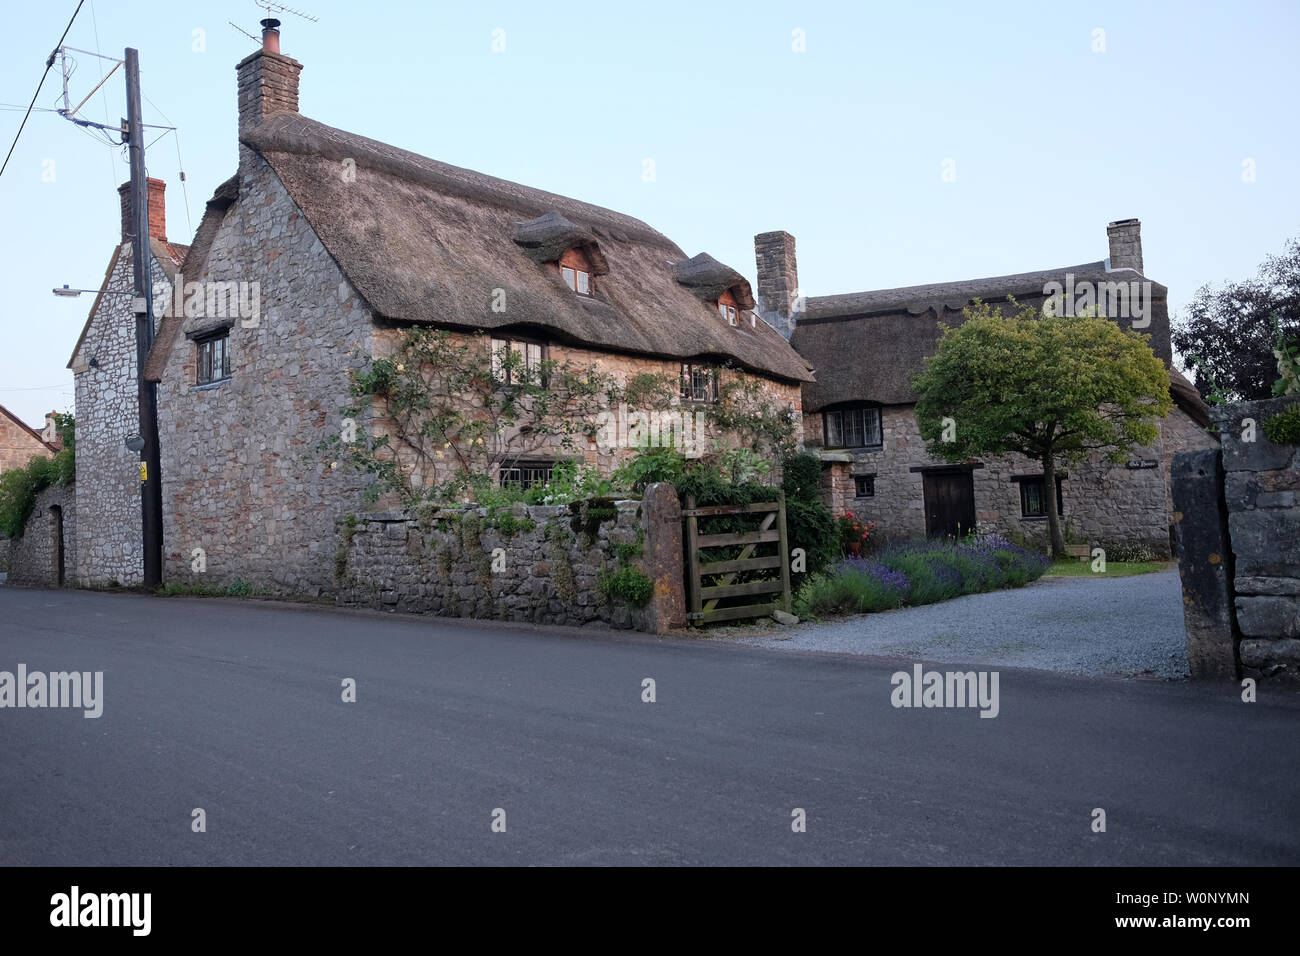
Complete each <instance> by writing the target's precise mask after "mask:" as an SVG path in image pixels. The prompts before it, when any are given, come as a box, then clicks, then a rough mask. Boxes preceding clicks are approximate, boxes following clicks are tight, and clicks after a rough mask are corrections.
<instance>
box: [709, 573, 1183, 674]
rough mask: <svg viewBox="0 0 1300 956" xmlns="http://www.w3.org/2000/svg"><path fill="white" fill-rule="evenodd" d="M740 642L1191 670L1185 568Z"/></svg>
mask: <svg viewBox="0 0 1300 956" xmlns="http://www.w3.org/2000/svg"><path fill="white" fill-rule="evenodd" d="M733 640H739V641H740V643H744V644H755V645H758V646H762V647H771V648H775V649H781V650H791V651H830V652H833V653H839V654H862V655H866V656H878V657H892V658H899V657H901V658H907V659H912V660H915V661H924V662H932V663H953V664H979V665H985V664H987V665H995V666H1001V667H1029V668H1035V669H1038V670H1050V671H1061V672H1064V673H1067V674H1086V675H1091V676H1125V677H1129V676H1138V675H1143V676H1157V677H1166V678H1177V677H1186V676H1187V645H1186V638H1185V636H1184V633H1183V604H1182V590H1181V588H1180V586H1179V581H1178V571H1177V570H1176V569H1170V570H1167V571H1158V572H1155V573H1153V574H1140V575H1135V576H1134V577H1128V578H1091V579H1090V578H1062V577H1046V578H1040V579H1039V580H1037V581H1035V582H1034V583H1033V584H1030V585H1028V586H1027V587H1024V588H1020V589H1018V590H1012V591H993V592H991V593H989V594H971V595H968V596H966V597H960V598H955V599H954V600H951V601H944V602H942V603H940V604H931V605H928V606H926V607H917V608H904V609H902V610H898V611H885V612H881V613H877V614H861V615H858V616H856V617H851V618H844V619H841V620H836V621H829V622H826V623H820V624H817V623H811V622H809V623H803V624H799V625H796V626H795V627H792V628H785V629H782V630H778V631H766V632H763V633H762V634H751V635H749V636H744V637H740V638H733Z"/></svg>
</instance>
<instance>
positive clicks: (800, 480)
mask: <svg viewBox="0 0 1300 956" xmlns="http://www.w3.org/2000/svg"><path fill="white" fill-rule="evenodd" d="M821 488H822V460H821V459H820V458H818V457H817V456H816V455H814V454H812V453H811V452H806V451H805V452H800V453H799V454H797V455H790V456H789V457H787V458H786V459H785V461H783V462H782V463H781V490H782V491H784V492H785V500H786V501H787V502H791V501H817V502H820V501H821Z"/></svg>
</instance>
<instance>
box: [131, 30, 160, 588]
mask: <svg viewBox="0 0 1300 956" xmlns="http://www.w3.org/2000/svg"><path fill="white" fill-rule="evenodd" d="M126 123H127V144H128V147H129V152H130V157H131V222H132V225H133V232H134V235H133V236H132V237H131V257H132V266H133V268H134V273H135V286H134V288H135V297H134V299H133V300H132V302H133V309H134V311H135V356H136V363H135V369H136V392H137V396H138V398H139V403H140V437H141V438H142V439H143V440H144V447H143V448H141V449H140V517H141V532H142V536H143V544H144V586H145V588H146V589H148V590H153V589H155V588H157V587H158V586H159V585H161V584H162V470H161V467H160V461H161V455H160V453H159V448H158V389H157V386H156V385H155V384H154V383H153V382H149V381H146V380H145V377H144V365H145V359H146V358H147V357H148V355H149V349H150V348H151V347H152V346H153V332H154V327H153V277H152V275H151V274H150V263H151V261H152V256H151V255H150V252H149V182H148V176H147V174H146V173H145V166H144V126H143V120H142V119H141V116H140V55H139V52H138V51H136V50H133V49H131V48H130V47H128V48H127V51H126Z"/></svg>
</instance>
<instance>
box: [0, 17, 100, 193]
mask: <svg viewBox="0 0 1300 956" xmlns="http://www.w3.org/2000/svg"><path fill="white" fill-rule="evenodd" d="M85 2H86V0H77V9H75V10H73V11H72V20H69V21H68V25H67V26H66V27H64V28H63V36H61V37H59V42H58V43H56V44H54V50H53V51H52V52H51V53H50V58H49V59H48V60H46V61H45V72H44V73H42V74H41V81H40V82H39V83H37V84H36V92H35V93H33V94H32V101H31V102H30V103H28V104H27V112H26V113H24V114H23V121H22V122H21V123H19V124H18V132H17V133H15V134H14V141H13V142H12V143H10V144H9V152H8V154H7V155H6V156H5V161H4V163H3V164H2V165H0V176H3V175H4V173H5V170H6V169H8V168H9V160H10V158H11V157H12V156H13V154H14V147H16V146H17V145H18V137H19V136H22V135H23V127H25V126H26V125H27V117H29V116H31V115H32V107H33V106H35V105H36V97H38V96H40V95H41V87H42V86H44V85H45V78H46V77H47V76H49V75H50V68H51V67H52V66H54V56H55V54H57V53H58V52H59V47H61V46H63V41H64V40H66V39H67V38H68V31H69V30H71V29H72V21H73V20H75V19H77V14H78V13H80V12H81V5H82V4H83V3H85Z"/></svg>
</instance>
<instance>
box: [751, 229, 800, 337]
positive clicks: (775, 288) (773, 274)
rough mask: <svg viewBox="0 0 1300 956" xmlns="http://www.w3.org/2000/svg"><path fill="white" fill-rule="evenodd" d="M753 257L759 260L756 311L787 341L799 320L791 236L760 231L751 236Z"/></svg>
mask: <svg viewBox="0 0 1300 956" xmlns="http://www.w3.org/2000/svg"><path fill="white" fill-rule="evenodd" d="M754 258H755V259H756V260H757V262H758V314H759V315H760V316H761V317H762V319H763V321H764V322H766V323H767V324H768V325H770V326H772V328H774V329H776V330H777V331H778V332H780V333H781V335H782V336H783V337H784V338H785V339H786V340H787V341H788V340H789V338H790V336H792V335H794V327H795V322H796V321H797V320H798V316H797V315H796V312H797V311H798V308H797V306H796V304H795V300H796V298H797V297H798V295H799V267H798V264H797V263H796V261H795V254H794V236H792V235H790V233H788V232H761V233H759V234H758V235H757V236H755V237H754Z"/></svg>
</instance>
